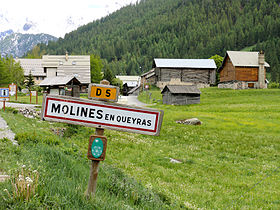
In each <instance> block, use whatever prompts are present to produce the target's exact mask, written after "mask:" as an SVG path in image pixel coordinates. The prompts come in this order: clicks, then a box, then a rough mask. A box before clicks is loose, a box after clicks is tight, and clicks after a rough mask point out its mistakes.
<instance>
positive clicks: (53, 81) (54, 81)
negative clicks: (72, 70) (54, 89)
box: [39, 76, 81, 86]
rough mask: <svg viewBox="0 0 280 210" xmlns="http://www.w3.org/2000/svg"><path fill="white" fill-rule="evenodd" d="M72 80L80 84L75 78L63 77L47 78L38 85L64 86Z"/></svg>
mask: <svg viewBox="0 0 280 210" xmlns="http://www.w3.org/2000/svg"><path fill="white" fill-rule="evenodd" d="M73 79H74V80H75V82H78V83H79V84H81V82H80V81H79V80H78V79H77V78H76V77H74V76H65V77H48V78H46V79H44V80H43V81H42V82H41V83H40V84H39V85H40V86H55V85H66V84H68V83H69V82H70V81H71V80H73Z"/></svg>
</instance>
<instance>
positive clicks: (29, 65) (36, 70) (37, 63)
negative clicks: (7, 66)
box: [15, 58, 46, 76]
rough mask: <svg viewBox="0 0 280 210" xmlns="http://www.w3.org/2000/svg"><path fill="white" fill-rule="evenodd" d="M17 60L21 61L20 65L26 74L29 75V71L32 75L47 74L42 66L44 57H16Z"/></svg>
mask: <svg viewBox="0 0 280 210" xmlns="http://www.w3.org/2000/svg"><path fill="white" fill-rule="evenodd" d="M15 61H16V62H19V64H20V66H21V67H22V68H23V70H24V76H28V75H29V73H31V75H32V76H46V73H44V68H43V66H42V59H28V58H16V59H15Z"/></svg>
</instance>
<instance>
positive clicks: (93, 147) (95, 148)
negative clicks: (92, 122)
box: [87, 135, 107, 160]
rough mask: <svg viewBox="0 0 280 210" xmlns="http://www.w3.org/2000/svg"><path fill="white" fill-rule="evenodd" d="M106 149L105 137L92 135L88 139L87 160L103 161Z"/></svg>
mask: <svg viewBox="0 0 280 210" xmlns="http://www.w3.org/2000/svg"><path fill="white" fill-rule="evenodd" d="M106 148H107V138H106V137H105V136H99V135H92V136H90V138H89V146H88V155H87V157H88V159H90V160H104V159H105V154H106Z"/></svg>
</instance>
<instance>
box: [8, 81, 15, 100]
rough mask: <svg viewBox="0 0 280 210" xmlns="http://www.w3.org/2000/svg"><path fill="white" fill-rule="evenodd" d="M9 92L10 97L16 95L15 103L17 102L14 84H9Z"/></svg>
mask: <svg viewBox="0 0 280 210" xmlns="http://www.w3.org/2000/svg"><path fill="white" fill-rule="evenodd" d="M9 90H10V95H11V96H13V95H16V101H17V85H16V84H14V83H12V84H9Z"/></svg>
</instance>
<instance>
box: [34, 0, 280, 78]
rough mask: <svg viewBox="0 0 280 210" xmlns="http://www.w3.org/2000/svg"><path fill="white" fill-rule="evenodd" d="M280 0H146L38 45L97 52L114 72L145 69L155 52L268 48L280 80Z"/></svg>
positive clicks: (205, 54)
mask: <svg viewBox="0 0 280 210" xmlns="http://www.w3.org/2000/svg"><path fill="white" fill-rule="evenodd" d="M279 5H280V0H228V1H224V0H142V1H138V2H137V3H136V4H135V5H129V6H127V7H124V8H122V9H120V10H118V11H116V12H114V13H112V14H111V15H108V16H107V17H105V18H102V19H100V20H97V21H93V22H92V23H89V24H87V25H84V26H82V27H79V28H78V29H77V30H75V31H73V32H70V33H68V34H66V35H65V37H64V39H59V40H58V41H57V42H49V44H48V45H44V44H43V45H39V47H40V49H41V51H45V52H46V53H48V54H64V52H65V51H66V50H67V51H68V52H69V53H70V54H98V55H99V56H100V57H101V58H102V59H103V60H104V63H105V67H104V68H105V69H110V70H112V71H113V73H114V74H128V75H135V74H138V75H139V74H141V73H143V72H144V71H148V70H150V69H151V66H152V60H153V58H209V57H211V56H213V55H215V54H218V55H220V56H224V55H225V52H226V50H241V49H243V48H245V47H248V48H250V49H252V50H261V49H262V50H264V51H265V54H266V61H267V62H268V63H269V64H270V65H271V68H270V69H269V70H268V72H269V73H271V75H272V78H271V80H272V81H279V80H280V59H279V58H278V57H279V56H278V55H279V54H280V15H279V14H280V6H279Z"/></svg>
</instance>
